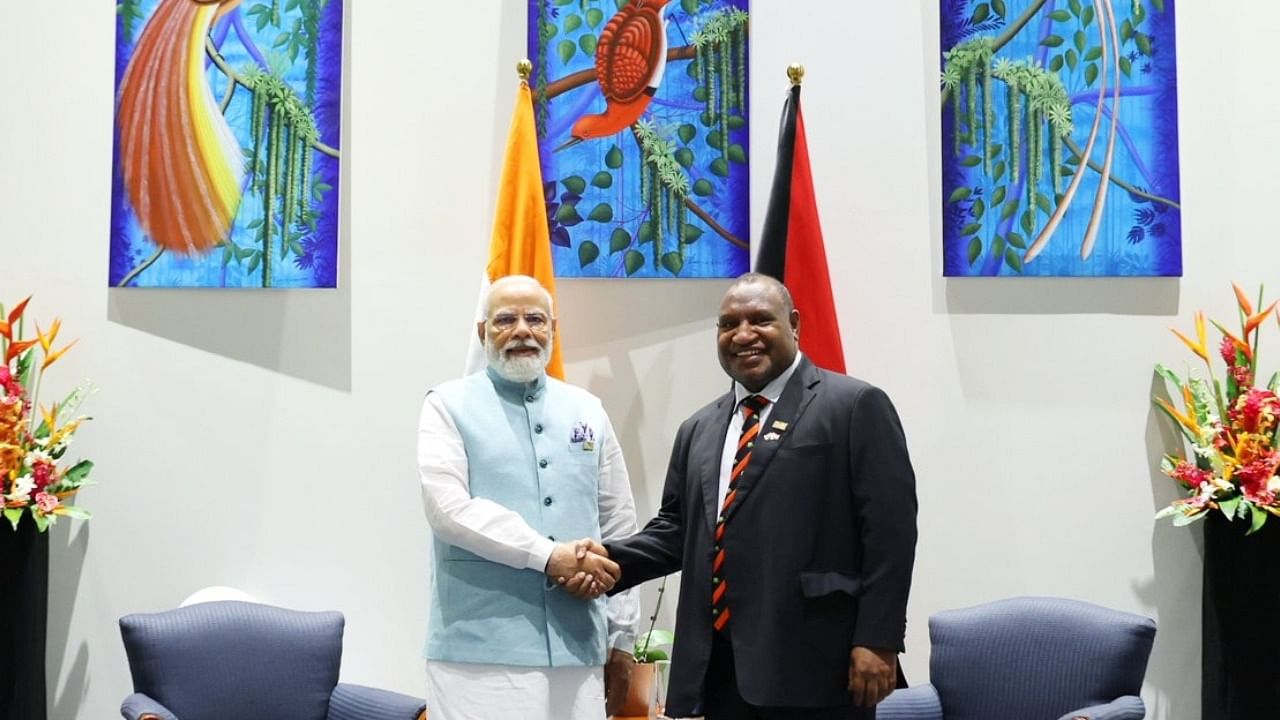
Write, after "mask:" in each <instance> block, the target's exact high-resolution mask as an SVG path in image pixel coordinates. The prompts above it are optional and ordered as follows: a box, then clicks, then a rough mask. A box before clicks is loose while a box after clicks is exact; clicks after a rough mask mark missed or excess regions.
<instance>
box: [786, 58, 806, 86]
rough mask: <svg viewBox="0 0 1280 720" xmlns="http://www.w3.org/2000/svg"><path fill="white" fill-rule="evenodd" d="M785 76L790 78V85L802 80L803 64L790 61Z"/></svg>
mask: <svg viewBox="0 0 1280 720" xmlns="http://www.w3.org/2000/svg"><path fill="white" fill-rule="evenodd" d="M787 77H788V78H790V80H791V84H792V85H799V84H800V83H802V82H804V66H803V65H801V64H800V63H791V64H790V65H788V66H787Z"/></svg>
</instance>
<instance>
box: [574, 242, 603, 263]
mask: <svg viewBox="0 0 1280 720" xmlns="http://www.w3.org/2000/svg"><path fill="white" fill-rule="evenodd" d="M598 257H600V246H599V245H596V244H595V243H593V242H591V241H590V240H583V241H582V242H581V243H579V244H578V263H579V264H580V265H581V267H586V266H588V265H590V264H591V263H593V262H595V261H596V258H598Z"/></svg>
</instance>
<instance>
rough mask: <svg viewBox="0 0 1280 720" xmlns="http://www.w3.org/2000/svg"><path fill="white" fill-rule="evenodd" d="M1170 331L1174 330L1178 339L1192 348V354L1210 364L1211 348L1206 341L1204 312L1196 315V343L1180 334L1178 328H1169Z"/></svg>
mask: <svg viewBox="0 0 1280 720" xmlns="http://www.w3.org/2000/svg"><path fill="white" fill-rule="evenodd" d="M1214 324H1215V325H1216V324H1217V323H1214ZM1169 329H1170V330H1172V331H1173V334H1174V335H1177V336H1178V339H1179V340H1181V341H1182V342H1183V343H1185V344H1186V346H1187V347H1189V348H1191V352H1193V353H1195V354H1197V355H1199V356H1200V357H1201V358H1202V359H1203V360H1204V361H1205V362H1209V346H1208V344H1207V343H1206V341H1205V332H1204V313H1202V312H1198V313H1196V341H1195V342H1192V341H1191V338H1189V337H1187V336H1186V335H1183V334H1182V333H1180V332H1178V330H1177V328H1169Z"/></svg>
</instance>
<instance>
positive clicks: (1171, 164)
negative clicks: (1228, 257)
mask: <svg viewBox="0 0 1280 720" xmlns="http://www.w3.org/2000/svg"><path fill="white" fill-rule="evenodd" d="M941 21H942V22H941V33H942V51H943V52H942V107H941V111H942V155H943V158H942V200H943V265H944V274H945V275H948V276H997V275H998V276H1017V275H1047V276H1180V275H1181V274H1182V210H1181V204H1180V200H1179V180H1178V112H1177V110H1178V99H1177V77H1178V76H1177V66H1176V63H1175V52H1174V51H1175V43H1174V1H1173V0H941Z"/></svg>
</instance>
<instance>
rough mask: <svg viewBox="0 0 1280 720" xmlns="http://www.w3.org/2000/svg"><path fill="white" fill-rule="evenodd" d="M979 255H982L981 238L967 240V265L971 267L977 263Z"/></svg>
mask: <svg viewBox="0 0 1280 720" xmlns="http://www.w3.org/2000/svg"><path fill="white" fill-rule="evenodd" d="M980 255H982V238H980V237H973V238H969V264H970V265H973V264H974V263H975V262H977V260H978V257H979V256H980Z"/></svg>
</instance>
